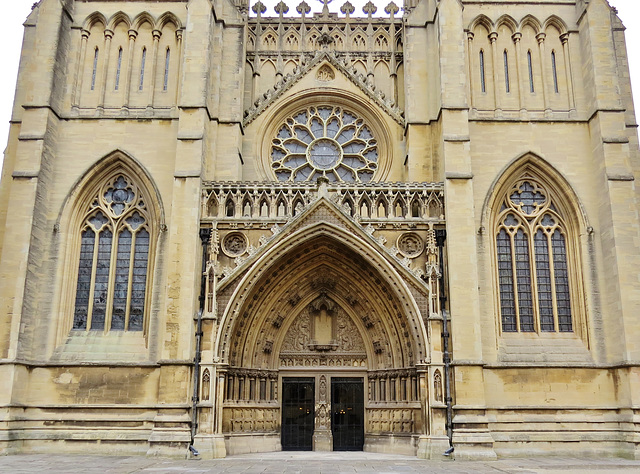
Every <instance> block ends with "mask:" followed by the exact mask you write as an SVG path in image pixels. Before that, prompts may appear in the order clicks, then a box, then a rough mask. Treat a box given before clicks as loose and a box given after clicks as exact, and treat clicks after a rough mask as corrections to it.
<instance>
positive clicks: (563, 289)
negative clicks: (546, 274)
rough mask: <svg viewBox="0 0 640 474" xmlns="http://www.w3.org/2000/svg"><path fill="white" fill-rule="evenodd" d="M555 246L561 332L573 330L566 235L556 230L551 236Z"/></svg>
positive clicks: (557, 298) (554, 265)
mask: <svg viewBox="0 0 640 474" xmlns="http://www.w3.org/2000/svg"><path fill="white" fill-rule="evenodd" d="M551 245H552V248H553V269H554V277H555V283H556V305H557V307H558V327H559V329H560V332H571V331H573V325H572V323H571V297H570V294H569V273H568V267H567V247H566V245H565V240H564V235H562V233H561V232H560V231H559V230H556V231H555V232H554V233H553V235H552V236H551Z"/></svg>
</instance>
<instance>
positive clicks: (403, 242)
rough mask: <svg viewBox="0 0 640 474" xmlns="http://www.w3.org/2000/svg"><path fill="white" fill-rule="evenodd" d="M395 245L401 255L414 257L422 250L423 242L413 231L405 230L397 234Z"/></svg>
mask: <svg viewBox="0 0 640 474" xmlns="http://www.w3.org/2000/svg"><path fill="white" fill-rule="evenodd" d="M396 247H397V248H398V250H399V251H400V253H401V254H402V256H403V257H407V258H416V257H418V256H419V255H420V254H421V253H422V251H423V250H424V242H423V241H422V238H421V237H420V236H419V235H418V234H416V233H415V232H405V233H404V234H401V235H400V236H398V240H397V241H396Z"/></svg>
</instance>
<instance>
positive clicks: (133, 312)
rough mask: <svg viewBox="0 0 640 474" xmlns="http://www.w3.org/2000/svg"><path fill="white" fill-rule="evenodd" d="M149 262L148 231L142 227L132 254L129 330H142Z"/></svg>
mask: <svg viewBox="0 0 640 474" xmlns="http://www.w3.org/2000/svg"><path fill="white" fill-rule="evenodd" d="M148 262H149V232H148V231H147V230H146V229H142V230H141V231H140V232H138V233H137V234H136V243H135V250H134V255H133V276H132V288H131V308H130V313H129V328H128V329H129V331H142V322H143V317H144V300H145V294H146V289H147V265H148Z"/></svg>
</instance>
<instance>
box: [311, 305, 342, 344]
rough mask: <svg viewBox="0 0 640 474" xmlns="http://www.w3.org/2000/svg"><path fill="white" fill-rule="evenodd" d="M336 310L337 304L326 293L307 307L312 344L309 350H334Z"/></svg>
mask: <svg viewBox="0 0 640 474" xmlns="http://www.w3.org/2000/svg"><path fill="white" fill-rule="evenodd" d="M336 309H337V304H336V303H335V302H334V301H333V300H332V299H331V298H329V297H327V295H326V293H321V294H320V296H319V297H318V298H316V299H315V300H313V302H312V303H311V304H310V305H309V314H310V316H311V328H312V343H311V348H312V349H315V350H318V351H327V350H335V349H336V348H337V343H336V338H335V335H336V321H335V320H336V318H335V316H336Z"/></svg>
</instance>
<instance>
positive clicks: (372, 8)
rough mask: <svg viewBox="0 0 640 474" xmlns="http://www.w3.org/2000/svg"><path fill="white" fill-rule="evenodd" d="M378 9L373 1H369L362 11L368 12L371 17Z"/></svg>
mask: <svg viewBox="0 0 640 474" xmlns="http://www.w3.org/2000/svg"><path fill="white" fill-rule="evenodd" d="M377 11H378V7H376V6H375V5H374V4H373V2H371V1H369V2H367V4H366V5H365V6H364V7H362V12H363V13H366V14H367V15H368V16H369V18H371V15H373V14H374V13H375V12H377Z"/></svg>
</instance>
